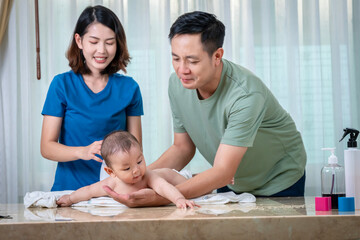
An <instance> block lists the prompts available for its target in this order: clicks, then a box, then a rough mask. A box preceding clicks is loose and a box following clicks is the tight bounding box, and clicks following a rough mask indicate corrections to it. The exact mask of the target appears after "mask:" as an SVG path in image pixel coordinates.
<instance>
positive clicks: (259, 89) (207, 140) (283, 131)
mask: <svg viewBox="0 0 360 240" xmlns="http://www.w3.org/2000/svg"><path fill="white" fill-rule="evenodd" d="M222 62H223V70H222V74H221V81H220V83H219V86H218V87H217V89H216V91H215V92H214V94H213V95H212V96H211V97H209V98H207V99H204V100H199V98H198V96H197V92H196V90H192V89H186V88H184V87H183V86H182V84H181V82H180V80H179V78H178V77H177V75H176V74H175V73H174V74H172V75H171V77H170V82H169V98H170V104H171V110H172V114H173V123H174V131H175V132H177V133H181V132H187V133H188V134H189V136H190V137H191V139H192V141H193V142H194V144H195V146H196V148H197V149H198V150H199V152H200V153H201V154H202V155H203V156H204V158H205V159H206V160H207V161H208V162H209V163H210V164H211V165H213V163H214V159H215V155H216V151H217V149H218V147H219V144H220V143H222V144H227V145H233V146H242V147H248V150H247V151H246V153H245V155H244V157H243V159H242V161H241V163H240V165H239V167H238V169H237V171H236V174H235V184H234V185H228V187H229V188H230V189H232V190H234V191H235V192H239V193H240V192H249V193H252V194H255V195H263V196H268V195H272V194H275V193H277V192H280V191H282V190H284V189H286V188H288V187H290V186H291V185H293V184H294V183H295V182H297V181H298V180H299V179H300V178H301V177H302V176H303V174H304V169H305V164H306V153H305V149H304V144H303V142H302V139H301V135H300V133H299V132H298V131H297V130H296V126H295V123H294V121H293V120H292V118H291V117H290V115H289V114H288V113H287V112H286V111H285V110H284V109H283V108H282V107H281V105H280V104H279V102H278V101H277V100H276V98H275V97H274V96H273V94H272V93H271V92H270V90H269V89H268V88H267V87H266V86H265V84H264V83H263V82H262V81H261V80H260V79H259V78H258V77H256V76H255V75H254V74H253V73H251V72H250V71H249V70H247V69H245V68H243V67H241V66H239V65H236V64H234V63H232V62H230V61H227V60H225V59H223V60H222Z"/></svg>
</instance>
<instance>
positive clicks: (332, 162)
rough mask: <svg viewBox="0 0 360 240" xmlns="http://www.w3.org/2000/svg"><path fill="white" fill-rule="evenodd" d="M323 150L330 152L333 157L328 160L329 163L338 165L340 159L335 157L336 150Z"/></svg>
mask: <svg viewBox="0 0 360 240" xmlns="http://www.w3.org/2000/svg"><path fill="white" fill-rule="evenodd" d="M321 150H323V151H324V150H328V151H331V155H330V156H329V158H328V163H329V164H336V163H338V159H337V157H336V156H335V154H334V152H335V148H322V149H321Z"/></svg>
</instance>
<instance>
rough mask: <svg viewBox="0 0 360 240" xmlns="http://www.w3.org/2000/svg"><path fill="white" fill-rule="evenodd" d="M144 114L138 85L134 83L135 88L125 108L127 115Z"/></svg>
mask: <svg viewBox="0 0 360 240" xmlns="http://www.w3.org/2000/svg"><path fill="white" fill-rule="evenodd" d="M143 114H144V110H143V101H142V96H141V92H140V88H139V85H137V84H136V88H135V90H134V94H133V97H132V99H131V103H130V104H129V106H128V107H127V108H126V115H127V116H141V115H143Z"/></svg>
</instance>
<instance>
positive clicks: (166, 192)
mask: <svg viewBox="0 0 360 240" xmlns="http://www.w3.org/2000/svg"><path fill="white" fill-rule="evenodd" d="M146 175H147V181H148V185H149V186H150V187H151V188H152V189H153V190H154V191H155V192H157V193H158V194H159V195H161V196H163V197H164V198H167V199H169V200H170V201H172V202H173V203H174V204H175V205H176V206H177V207H178V208H187V207H190V208H193V207H194V206H198V205H196V204H195V203H194V202H193V201H190V200H187V199H185V197H184V196H183V195H182V194H181V192H180V191H179V190H178V189H177V188H176V187H175V186H173V185H171V184H170V183H168V182H167V181H166V180H165V179H164V178H162V177H160V176H159V175H158V174H157V173H155V172H154V171H151V170H147V171H146Z"/></svg>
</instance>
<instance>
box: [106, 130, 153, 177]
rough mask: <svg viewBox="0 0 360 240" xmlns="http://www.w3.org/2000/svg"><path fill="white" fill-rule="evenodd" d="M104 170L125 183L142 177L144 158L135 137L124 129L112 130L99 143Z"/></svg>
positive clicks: (144, 167)
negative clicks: (104, 164) (104, 165)
mask: <svg viewBox="0 0 360 240" xmlns="http://www.w3.org/2000/svg"><path fill="white" fill-rule="evenodd" d="M101 156H102V157H103V159H104V160H105V163H106V165H107V167H105V171H106V172H107V173H108V174H109V175H110V176H112V177H117V178H119V179H120V180H122V181H124V182H127V183H135V182H137V181H139V180H141V179H142V176H143V175H144V174H145V171H146V164H145V159H144V156H143V154H142V149H141V146H140V144H139V142H138V141H137V139H136V138H135V137H134V136H133V135H131V134H130V133H129V132H126V131H114V132H111V133H110V134H108V135H106V136H105V138H104V140H103V143H102V145H101Z"/></svg>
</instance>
